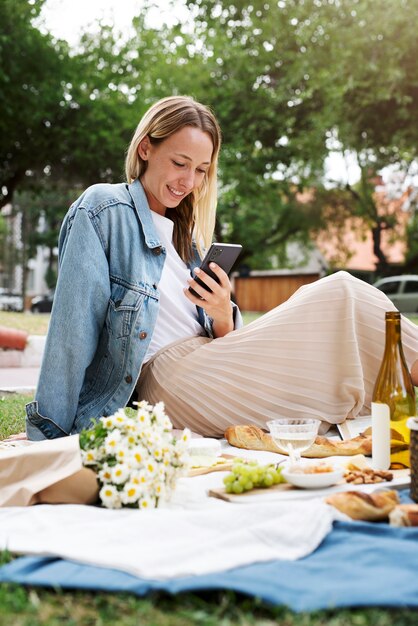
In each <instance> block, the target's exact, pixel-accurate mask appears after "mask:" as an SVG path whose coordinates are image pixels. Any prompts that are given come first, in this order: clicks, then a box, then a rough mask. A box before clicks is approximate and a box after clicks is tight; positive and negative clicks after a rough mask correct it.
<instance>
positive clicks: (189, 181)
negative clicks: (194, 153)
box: [180, 170, 195, 189]
mask: <svg viewBox="0 0 418 626" xmlns="http://www.w3.org/2000/svg"><path fill="white" fill-rule="evenodd" d="M180 182H181V183H182V185H183V186H184V187H185V188H186V189H193V187H194V184H195V173H194V172H193V171H192V170H189V171H188V172H183V175H182V177H181V181H180Z"/></svg>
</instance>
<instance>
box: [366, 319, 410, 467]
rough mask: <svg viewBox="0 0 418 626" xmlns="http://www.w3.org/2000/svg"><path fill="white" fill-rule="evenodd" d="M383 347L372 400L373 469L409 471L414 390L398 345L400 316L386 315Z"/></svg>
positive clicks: (400, 347)
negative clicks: (407, 468)
mask: <svg viewBox="0 0 418 626" xmlns="http://www.w3.org/2000/svg"><path fill="white" fill-rule="evenodd" d="M385 320H386V343H385V351H384V354H383V360H382V364H381V366H380V370H379V374H378V376H377V379H376V384H375V387H374V391H373V399H372V455H373V466H374V467H375V469H388V467H389V465H390V466H391V467H392V468H393V469H395V468H399V467H410V461H409V438H410V433H409V428H408V427H407V425H406V422H407V420H408V419H409V418H410V417H412V416H414V415H416V406H415V388H414V385H413V384H412V380H411V375H410V373H409V370H408V367H407V365H406V361H405V356H404V352H403V348H402V341H401V314H400V313H399V312H398V311H390V312H388V313H386V314H385Z"/></svg>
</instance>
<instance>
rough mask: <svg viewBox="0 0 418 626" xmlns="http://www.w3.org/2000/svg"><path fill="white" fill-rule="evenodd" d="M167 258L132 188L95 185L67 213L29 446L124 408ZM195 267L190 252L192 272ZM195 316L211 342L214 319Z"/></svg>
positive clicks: (139, 190)
mask: <svg viewBox="0 0 418 626" xmlns="http://www.w3.org/2000/svg"><path fill="white" fill-rule="evenodd" d="M165 258H166V250H165V248H164V246H163V245H162V243H161V242H160V240H159V236H158V233H157V231H156V229H155V227H154V223H153V220H152V215H151V211H150V208H149V206H148V202H147V198H146V196H145V192H144V190H143V187H142V185H141V183H140V182H139V181H138V180H136V181H135V182H133V183H132V184H131V185H128V184H124V183H121V184H116V185H109V184H98V185H93V186H92V187H89V188H88V189H87V190H86V191H85V192H84V193H83V194H82V195H81V196H80V198H79V199H78V200H77V201H76V202H75V203H74V204H73V205H72V206H71V208H70V210H69V211H68V213H67V215H66V217H65V219H64V222H63V224H62V227H61V231H60V235H59V277H58V282H57V287H56V291H55V298H54V304H53V308H52V314H51V320H50V324H49V329H48V336H47V340H46V345H45V351H44V355H43V360H42V366H41V372H40V378H39V383H38V387H37V391H36V396H35V401H33V402H31V403H29V404H28V405H27V407H26V413H27V415H26V431H27V435H28V438H29V439H31V440H35V441H36V440H41V439H53V438H55V437H62V436H65V435H70V434H74V433H77V432H80V431H81V430H82V429H83V428H86V427H88V426H89V425H90V424H91V420H92V418H97V417H100V416H102V415H111V414H112V413H114V412H115V411H116V410H117V409H118V408H120V407H124V406H126V404H127V403H128V401H129V399H130V397H131V395H132V392H133V390H134V388H135V386H136V383H137V380H138V377H139V374H140V371H141V367H142V364H143V360H144V356H145V354H146V352H147V349H148V346H149V343H150V341H151V337H152V333H153V330H154V326H155V322H156V319H157V314H158V308H159V291H158V283H159V281H160V277H161V272H162V269H163V266H164V261H165ZM199 264H200V258H199V255H198V253H197V250H196V249H195V248H194V258H193V261H192V262H191V263H190V264H189V268H190V269H191V270H192V269H193V268H194V267H196V266H198V265H199ZM233 307H234V323H235V327H236V328H238V327H239V326H241V325H242V320H241V316H240V313H239V311H238V309H237V307H236V306H235V305H233ZM197 309H198V318H199V322H200V324H201V326H202V335H205V334H206V335H207V336H210V337H212V336H213V332H212V320H211V318H210V317H209V316H208V315H207V314H206V313H205V311H204V310H203V309H202V308H201V307H197Z"/></svg>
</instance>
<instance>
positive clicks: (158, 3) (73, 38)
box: [42, 0, 183, 46]
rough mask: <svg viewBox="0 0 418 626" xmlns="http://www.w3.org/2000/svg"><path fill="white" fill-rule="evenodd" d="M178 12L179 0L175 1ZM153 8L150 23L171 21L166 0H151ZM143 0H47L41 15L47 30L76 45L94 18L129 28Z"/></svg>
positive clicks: (123, 29)
mask: <svg viewBox="0 0 418 626" xmlns="http://www.w3.org/2000/svg"><path fill="white" fill-rule="evenodd" d="M178 4H179V10H176V14H177V15H179V14H181V5H182V4H183V2H182V0H178ZM154 5H155V9H153V10H152V11H151V12H150V14H149V19H150V22H151V23H152V24H153V25H154V24H155V25H158V23H159V22H161V19H163V20H164V21H166V22H168V23H170V22H172V21H173V15H172V12H170V11H169V10H168V9H167V5H168V2H167V0H154ZM142 6H143V1H142V0H47V1H46V3H45V5H44V7H43V9H42V18H43V19H44V21H45V24H46V26H47V28H48V30H49V31H51V32H52V34H53V35H55V37H57V38H59V39H66V40H67V41H68V43H69V44H70V45H72V46H75V45H76V43H77V41H78V38H79V34H80V31H81V30H82V29H85V28H86V27H87V28H88V29H89V30H90V29H91V28H93V24H94V22H95V21H97V20H99V19H105V20H107V21H109V22H112V23H114V24H115V26H116V28H117V29H118V30H120V31H122V32H123V31H125V30H127V29H129V28H130V25H131V21H132V18H133V17H134V16H135V15H138V13H139V12H140V11H141V8H142Z"/></svg>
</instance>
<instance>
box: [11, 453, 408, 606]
mask: <svg viewBox="0 0 418 626" xmlns="http://www.w3.org/2000/svg"><path fill="white" fill-rule="evenodd" d="M270 454H271V453H257V454H254V455H251V456H254V457H257V458H260V460H261V461H263V462H264V461H265V462H267V461H268V460H270V459H269V455H270ZM245 455H246V456H247V455H248V451H245ZM273 456H276V455H273ZM221 480H222V473H218V474H211V475H207V476H200V477H197V478H193V479H181V481H180V484H179V487H178V489H177V490H176V494H175V498H174V500H173V502H172V503H171V504H170V507H169V508H167V509H159V510H157V511H148V512H147V513H146V514H144V512H139V511H135V510H122V511H109V510H105V509H100V508H97V507H84V506H79V505H55V506H50V505H36V506H34V507H10V508H3V509H0V548H1V549H4V548H7V549H9V550H10V551H16V552H20V553H23V554H32V555H37V556H30V557H28V556H25V557H22V558H18V559H17V560H15V561H13V562H12V563H10V564H8V565H6V566H4V567H3V568H0V581H2V582H5V581H10V582H12V581H15V582H19V583H22V584H32V585H46V586H49V585H50V586H56V585H59V586H62V587H63V588H81V589H96V590H99V589H102V590H108V591H132V592H133V593H136V594H138V595H143V594H145V593H147V592H149V591H152V590H154V591H155V590H162V591H167V592H170V593H177V592H181V591H192V590H205V589H234V590H236V591H239V592H243V593H246V594H250V595H254V596H259V597H261V598H262V599H264V600H267V601H269V602H273V603H276V604H286V605H288V606H290V607H291V608H293V609H294V610H313V609H319V608H326V607H337V606H354V605H380V606H418V583H417V582H416V575H415V572H416V570H417V566H418V542H417V539H418V529H411V528H406V529H397V528H391V527H389V526H388V525H387V524H366V523H359V522H351V521H343V520H344V518H342V517H340V518H339V519H340V521H336V522H334V528H333V529H332V530H331V527H332V521H333V519H338V515H339V514H337V513H336V512H334V511H333V509H331V508H330V507H328V506H326V505H325V504H324V502H323V497H318V496H317V497H315V496H314V494H313V493H312V494H306V495H309V496H310V499H306V498H305V497H303V499H296V500H295V499H293V500H292V499H288V498H289V497H290V495H291V494H290V493H289V494H288V495H287V498H285V499H283V498H282V496H276V497H275V498H274V499H273V500H270V499H269V498H270V496H269V495H268V493H267V492H266V494H265V496H264V495H263V496H262V497H261V499H260V498H257V497H256V496H253V497H249V500H248V503H240V504H232V503H227V502H223V501H220V500H217V499H214V498H208V497H207V495H206V492H207V489H208V488H210V487H213V486H214V485H215V483H216V482H218V483H220V482H221ZM297 494H299V496H302V495H303V494H302V493H301V492H295V495H297ZM295 495H293V496H292V497H293V498H295ZM318 495H319V494H318ZM404 496H406V494H404ZM266 498H267V499H266ZM388 579H390V580H396V581H397V582H396V585H395V584H394V585H390V586H388V585H387V580H388ZM398 581H399V583H398Z"/></svg>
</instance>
